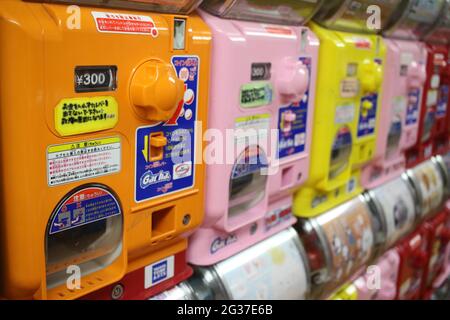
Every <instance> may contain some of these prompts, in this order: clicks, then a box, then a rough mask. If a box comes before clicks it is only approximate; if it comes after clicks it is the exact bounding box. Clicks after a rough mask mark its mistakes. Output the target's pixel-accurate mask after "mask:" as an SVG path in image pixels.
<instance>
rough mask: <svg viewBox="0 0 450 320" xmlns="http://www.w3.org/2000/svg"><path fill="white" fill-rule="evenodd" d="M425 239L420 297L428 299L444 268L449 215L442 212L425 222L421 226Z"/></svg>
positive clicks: (449, 229) (449, 226)
mask: <svg viewBox="0 0 450 320" xmlns="http://www.w3.org/2000/svg"><path fill="white" fill-rule="evenodd" d="M421 229H422V230H423V232H424V234H426V237H427V259H426V263H425V265H424V273H423V275H422V285H421V297H422V299H430V298H431V296H432V294H433V291H434V288H433V284H434V282H435V281H436V279H437V277H438V276H439V275H441V273H442V271H443V270H444V268H445V265H446V264H445V252H446V248H447V244H448V243H449V240H450V215H449V213H448V212H447V210H443V211H442V212H440V213H439V214H438V215H436V216H434V217H433V218H430V219H429V220H427V221H426V222H425V223H424V224H423V225H422V226H421Z"/></svg>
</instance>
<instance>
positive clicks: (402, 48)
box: [361, 1, 439, 189]
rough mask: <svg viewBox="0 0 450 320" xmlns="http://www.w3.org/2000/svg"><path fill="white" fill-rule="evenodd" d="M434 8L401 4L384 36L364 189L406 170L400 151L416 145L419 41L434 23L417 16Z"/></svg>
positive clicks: (421, 76)
mask: <svg viewBox="0 0 450 320" xmlns="http://www.w3.org/2000/svg"><path fill="white" fill-rule="evenodd" d="M436 8H437V9H439V7H437V6H430V5H429V4H427V3H425V1H403V3H402V5H401V6H400V8H399V10H397V14H393V15H392V19H391V27H390V28H387V31H386V32H384V35H385V36H386V37H387V38H385V39H384V40H385V44H386V48H387V50H386V51H387V53H386V55H387V56H386V64H385V72H384V79H383V97H382V106H383V107H382V108H381V111H380V123H379V131H378V135H377V148H376V155H375V158H374V160H373V161H372V162H371V163H370V164H369V165H367V166H366V167H364V169H363V171H362V177H361V181H362V182H361V183H362V185H363V186H364V187H365V188H366V189H371V188H374V187H377V186H378V185H380V184H383V183H385V182H386V181H387V180H390V179H392V178H394V177H396V176H399V175H400V174H401V173H402V172H403V171H404V170H405V166H406V159H405V151H406V150H407V149H409V148H411V147H412V146H414V145H415V144H416V142H417V136H418V130H419V115H420V108H421V104H422V99H423V86H424V83H425V80H426V62H427V50H426V45H425V43H423V42H420V41H419V39H420V38H421V37H422V36H423V33H425V32H426V31H427V30H428V29H427V28H426V27H428V26H429V25H431V24H432V23H433V22H434V20H430V21H429V22H428V23H424V22H423V21H428V20H427V19H423V17H422V16H424V17H425V18H428V17H429V16H430V15H431V14H430V11H432V13H434V11H436ZM433 10H434V11H433ZM431 16H432V15H431Z"/></svg>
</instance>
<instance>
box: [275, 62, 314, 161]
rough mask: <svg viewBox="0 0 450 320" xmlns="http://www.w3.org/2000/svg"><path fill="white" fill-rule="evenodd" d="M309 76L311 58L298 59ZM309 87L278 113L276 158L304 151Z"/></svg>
mask: <svg viewBox="0 0 450 320" xmlns="http://www.w3.org/2000/svg"><path fill="white" fill-rule="evenodd" d="M299 60H300V61H302V62H303V64H304V65H305V66H306V67H307V69H308V72H309V75H310V76H311V63H312V61H311V58H310V57H300V59H299ZM308 86H309V84H308ZM308 104H309V87H308V90H307V91H306V92H305V95H304V96H303V99H302V100H301V101H299V102H296V103H293V104H291V105H289V106H287V107H284V108H280V109H279V111H278V133H279V134H278V158H279V159H282V158H285V157H289V156H291V155H294V154H298V153H301V152H303V151H305V145H306V129H307V126H308Z"/></svg>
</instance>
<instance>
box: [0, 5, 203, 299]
mask: <svg viewBox="0 0 450 320" xmlns="http://www.w3.org/2000/svg"><path fill="white" fill-rule="evenodd" d="M197 2H198V1H67V0H64V1H50V0H49V1H33V2H27V1H19V0H10V1H2V3H1V5H0V33H1V35H2V45H1V48H0V50H1V54H0V57H1V58H0V79H1V81H0V83H1V84H0V106H1V108H0V113H1V115H0V119H1V128H2V133H1V139H2V141H3V142H2V144H1V145H2V147H1V148H2V150H3V151H2V154H3V155H2V161H1V168H2V172H3V173H2V179H1V183H2V185H3V186H8V187H7V188H4V189H3V191H2V194H3V197H2V201H1V204H0V206H1V216H0V217H1V222H0V223H1V233H2V237H3V241H2V246H3V247H2V250H1V252H2V257H1V259H0V261H1V268H0V269H1V270H2V271H1V281H0V283H1V285H0V296H1V297H3V298H6V299H75V298H80V297H89V298H92V299H103V298H105V299H110V298H114V299H119V298H122V299H127V298H133V299H139V298H146V297H148V296H150V295H152V294H154V293H156V292H158V291H160V290H164V289H165V288H166V287H171V286H173V285H174V284H175V283H176V282H178V281H180V280H182V279H184V278H186V277H187V276H189V274H190V273H191V272H192V271H191V269H190V268H188V266H187V264H186V259H185V254H184V251H185V249H186V246H187V241H186V239H185V238H183V237H182V236H183V235H185V234H186V233H188V232H189V231H191V230H192V229H193V228H194V227H196V226H198V225H199V224H200V222H201V220H202V216H203V193H202V192H200V190H202V189H203V183H202V181H203V176H204V173H203V168H202V166H201V165H194V163H195V161H194V150H195V148H200V147H201V141H202V139H201V138H200V137H199V136H198V135H197V133H196V131H195V125H194V124H195V120H203V121H204V122H203V124H205V121H206V106H207V97H208V85H207V81H208V76H209V70H208V67H209V50H210V40H211V34H210V32H209V29H208V27H207V26H206V25H205V24H204V23H203V22H202V20H201V19H200V18H199V17H198V16H196V15H195V14H194V15H190V16H188V15H187V13H188V10H190V9H192V8H194V7H195V5H196V4H197ZM62 3H64V4H62ZM78 4H80V5H82V6H77V5H78ZM84 4H89V5H90V6H83V5H84ZM69 5H76V6H71V7H68V6H69ZM94 5H95V7H93V6H94ZM109 5H113V6H114V7H116V6H117V8H119V7H120V9H115V8H112V7H110V6H109ZM136 9H139V10H136ZM147 9H148V10H150V11H164V12H165V11H166V10H170V12H173V14H161V13H153V12H150V11H148V10H147ZM31 53H32V54H31ZM200 66H201V67H200ZM6 79H7V80H6ZM17 105H20V106H21V112H20V113H17V111H16V109H15V108H13V107H12V106H17ZM19 115H20V119H18V117H19ZM188 133H189V134H190V135H189V134H188ZM6 141H8V143H6ZM180 141H184V142H186V143H187V145H189V147H186V148H183V146H181V147H180V145H179V143H180ZM11 143H12V144H13V145H14V146H15V147H14V148H12V149H8V151H6V145H11ZM177 152H180V153H182V154H183V155H184V156H185V157H181V156H180V157H177ZM28 157H31V158H28ZM180 158H182V160H180ZM180 161H181V162H180ZM18 181H21V182H20V183H18ZM24 194H26V195H27V196H26V197H24ZM73 275H74V277H75V279H78V278H80V279H79V280H80V282H78V281H73V283H72V282H71V281H70V278H69V277H70V276H73ZM77 275H79V276H80V277H77ZM119 281H120V284H119V283H118V282H119ZM72 284H73V285H72Z"/></svg>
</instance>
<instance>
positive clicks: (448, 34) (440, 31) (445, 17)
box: [425, 0, 450, 154]
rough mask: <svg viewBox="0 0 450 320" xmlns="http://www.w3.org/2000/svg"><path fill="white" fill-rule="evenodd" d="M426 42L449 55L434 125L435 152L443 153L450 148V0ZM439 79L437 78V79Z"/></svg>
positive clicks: (443, 66)
mask: <svg viewBox="0 0 450 320" xmlns="http://www.w3.org/2000/svg"><path fill="white" fill-rule="evenodd" d="M425 42H427V43H429V44H430V48H433V50H434V49H437V48H439V51H440V53H441V54H444V55H445V51H446V50H447V56H445V57H444V59H446V61H445V63H444V62H441V68H442V71H441V73H440V83H439V90H438V93H437V95H438V97H437V104H436V113H435V116H436V124H435V126H434V131H435V136H434V142H433V153H434V154H443V153H445V152H447V151H448V150H449V134H450V125H449V124H450V108H449V106H448V105H449V87H450V53H449V49H450V1H448V0H447V6H446V8H445V10H444V11H443V13H442V14H441V16H440V17H439V19H438V23H437V24H436V25H435V28H434V29H433V31H431V32H430V33H429V34H428V35H427V36H426V37H425ZM436 81H437V80H436Z"/></svg>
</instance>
